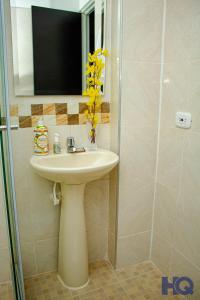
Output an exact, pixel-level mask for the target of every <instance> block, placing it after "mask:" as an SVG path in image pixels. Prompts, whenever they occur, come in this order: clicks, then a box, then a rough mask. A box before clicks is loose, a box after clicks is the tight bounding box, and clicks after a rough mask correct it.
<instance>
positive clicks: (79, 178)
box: [30, 150, 119, 184]
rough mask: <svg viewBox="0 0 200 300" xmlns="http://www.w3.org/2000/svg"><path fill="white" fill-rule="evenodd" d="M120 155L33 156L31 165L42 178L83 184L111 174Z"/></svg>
mask: <svg viewBox="0 0 200 300" xmlns="http://www.w3.org/2000/svg"><path fill="white" fill-rule="evenodd" d="M118 160H119V158H118V155H117V154H115V153H113V152H111V151H107V150H98V151H91V152H90V151H88V152H83V153H73V154H70V153H63V154H60V155H54V154H52V155H47V156H32V158H31V161H30V163H31V165H32V167H33V168H34V169H35V171H36V172H37V173H38V174H39V175H40V176H42V177H44V178H46V179H49V180H51V181H54V182H61V183H66V184H82V183H87V182H89V181H92V180H96V179H99V178H100V177H102V176H104V175H106V174H107V173H109V172H110V171H111V170H112V169H113V167H114V166H115V165H116V164H117V163H118Z"/></svg>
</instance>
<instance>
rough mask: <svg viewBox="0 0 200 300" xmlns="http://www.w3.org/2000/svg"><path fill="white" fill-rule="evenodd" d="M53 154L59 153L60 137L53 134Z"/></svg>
mask: <svg viewBox="0 0 200 300" xmlns="http://www.w3.org/2000/svg"><path fill="white" fill-rule="evenodd" d="M53 153H54V154H60V153H61V143H60V135H59V134H58V133H55V134H54V143H53Z"/></svg>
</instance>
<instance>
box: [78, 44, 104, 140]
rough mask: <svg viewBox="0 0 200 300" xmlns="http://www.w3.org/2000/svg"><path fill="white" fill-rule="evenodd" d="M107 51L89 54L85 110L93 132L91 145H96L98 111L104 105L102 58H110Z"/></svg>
mask: <svg viewBox="0 0 200 300" xmlns="http://www.w3.org/2000/svg"><path fill="white" fill-rule="evenodd" d="M108 55H109V53H108V50H107V49H104V50H103V49H101V48H100V49H97V50H96V51H94V53H93V54H92V53H88V63H87V64H86V75H87V89H86V90H85V91H84V92H83V95H84V96H87V97H89V99H88V102H87V109H86V110H85V112H84V113H85V116H86V118H87V120H88V121H89V122H90V124H91V127H92V128H91V130H90V132H89V135H90V136H91V143H95V137H96V126H97V124H98V122H99V118H98V116H97V114H96V113H97V110H98V109H99V107H100V106H101V104H102V96H101V94H102V91H101V87H102V85H103V83H102V81H101V77H102V72H103V69H104V67H105V63H104V60H103V59H102V56H104V57H106V56H108Z"/></svg>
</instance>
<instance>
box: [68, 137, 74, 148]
mask: <svg viewBox="0 0 200 300" xmlns="http://www.w3.org/2000/svg"><path fill="white" fill-rule="evenodd" d="M74 146H75V140H74V137H73V136H69V137H67V148H73V147H74Z"/></svg>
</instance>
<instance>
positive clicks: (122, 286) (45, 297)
mask: <svg viewBox="0 0 200 300" xmlns="http://www.w3.org/2000/svg"><path fill="white" fill-rule="evenodd" d="M161 276H162V274H161V273H160V271H159V270H158V269H157V268H156V267H155V266H154V265H153V264H151V263H150V262H145V263H141V264H138V265H136V266H132V267H127V268H125V269H121V270H113V268H112V267H111V265H110V264H109V263H108V262H106V261H101V262H96V263H93V264H90V283H89V284H88V286H87V287H85V288H83V289H80V290H77V291H70V290H68V289H66V288H64V287H63V286H62V285H61V284H60V282H59V281H58V279H57V277H56V273H49V274H43V275H40V276H36V277H33V278H29V279H26V280H25V290H26V300H65V299H66V300H72V299H73V300H131V299H134V300H161V299H166V300H168V299H182V298H180V297H178V296H165V297H162V295H161ZM0 296H1V293H0ZM0 299H1V300H10V299H11V298H6V297H5V298H4V296H3V297H0Z"/></svg>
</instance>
